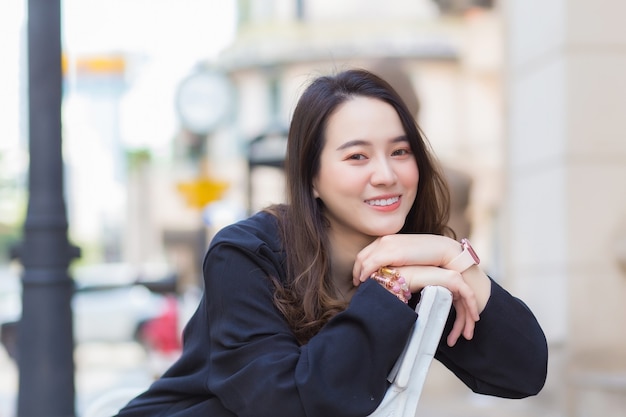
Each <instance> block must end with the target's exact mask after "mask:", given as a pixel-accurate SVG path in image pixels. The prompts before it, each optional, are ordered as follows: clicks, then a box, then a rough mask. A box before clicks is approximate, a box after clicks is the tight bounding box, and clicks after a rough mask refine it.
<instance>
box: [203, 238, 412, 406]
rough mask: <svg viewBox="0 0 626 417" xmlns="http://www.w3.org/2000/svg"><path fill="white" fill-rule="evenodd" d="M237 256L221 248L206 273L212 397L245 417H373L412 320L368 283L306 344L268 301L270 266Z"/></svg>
mask: <svg viewBox="0 0 626 417" xmlns="http://www.w3.org/2000/svg"><path fill="white" fill-rule="evenodd" d="M262 249H263V248H262ZM240 251H241V249H240V248H235V247H229V246H219V247H216V248H214V249H213V250H212V252H211V254H210V257H209V260H210V261H209V262H207V263H206V265H205V277H207V290H206V293H207V300H206V309H207V318H208V328H209V329H210V340H211V342H210V351H209V353H208V360H209V366H208V370H209V372H210V375H209V378H208V387H209V389H210V390H211V391H212V392H214V393H215V394H216V395H217V396H218V397H219V398H220V400H221V401H222V403H223V404H224V406H225V407H226V408H228V409H230V410H232V411H233V412H234V413H235V414H236V415H238V416H241V417H245V416H251V417H252V416H255V417H259V416H276V417H280V416H285V417H297V416H305V415H306V416H320V417H322V416H330V415H332V416H363V415H367V414H368V413H369V412H371V411H372V410H373V409H374V408H375V407H376V406H377V405H378V403H379V402H380V401H381V400H382V397H383V395H384V393H385V390H386V387H387V384H386V376H387V373H388V372H389V370H390V369H391V367H392V365H393V362H394V360H395V358H396V357H397V356H398V355H399V354H400V352H401V350H402V348H403V346H404V343H405V341H406V337H407V335H408V332H409V330H410V328H411V326H412V325H413V323H414V321H415V318H416V315H415V313H414V312H413V311H412V310H411V309H409V308H407V306H405V305H403V304H402V303H399V302H398V300H397V299H395V297H394V296H393V295H391V294H389V293H388V292H387V291H385V290H384V289H383V288H382V287H380V286H379V285H378V284H376V283H375V282H370V283H367V282H366V283H365V284H364V285H363V286H362V287H361V288H359V290H358V291H357V293H356V294H355V295H354V297H353V300H352V302H351V304H350V306H349V307H348V308H347V310H346V311H344V312H342V313H340V314H338V315H337V316H335V317H334V318H333V319H332V320H331V321H330V322H329V323H328V324H327V325H326V326H325V327H324V328H323V329H322V330H321V331H320V332H319V333H318V334H317V335H315V336H314V337H313V338H312V339H311V340H310V341H309V343H307V344H306V345H304V346H299V345H298V343H297V341H296V340H295V338H294V336H293V333H292V332H291V330H290V329H289V327H288V326H287V324H286V322H285V320H284V318H283V317H282V316H281V314H280V313H279V312H278V310H276V309H275V307H274V306H273V304H272V302H271V300H272V293H271V287H270V286H269V281H268V279H267V277H266V276H267V274H271V273H276V271H271V270H268V269H270V268H271V267H270V266H269V265H263V264H259V259H261V260H264V259H265V260H266V259H273V258H272V257H271V256H263V255H261V256H258V255H259V254H258V253H255V254H249V255H248V256H245V255H243V254H242V253H240ZM235 277H236V278H235Z"/></svg>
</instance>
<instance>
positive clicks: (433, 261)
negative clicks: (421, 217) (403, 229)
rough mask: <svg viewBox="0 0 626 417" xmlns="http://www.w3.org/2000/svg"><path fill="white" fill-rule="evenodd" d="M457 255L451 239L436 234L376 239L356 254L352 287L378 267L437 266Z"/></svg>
mask: <svg viewBox="0 0 626 417" xmlns="http://www.w3.org/2000/svg"><path fill="white" fill-rule="evenodd" d="M459 253H461V245H460V244H459V243H458V242H456V241H455V240H453V239H451V238H448V237H445V236H439V235H428V234H396V235H388V236H382V237H379V238H377V239H376V240H375V241H373V242H372V243H370V244H369V245H367V246H366V247H365V248H363V249H362V250H361V251H360V252H359V253H358V255H357V257H356V260H355V262H354V267H353V270H352V277H353V283H354V285H355V286H357V285H359V283H361V282H363V281H365V280H366V279H367V278H368V277H369V276H370V275H371V274H372V273H373V272H375V271H377V270H378V268H380V267H381V266H388V265H393V266H395V267H398V266H405V265H425V266H426V265H429V266H441V265H445V264H447V263H448V262H450V261H451V260H452V259H453V258H454V257H455V256H457V255H458V254H459Z"/></svg>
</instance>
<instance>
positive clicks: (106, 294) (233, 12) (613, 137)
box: [0, 0, 626, 417]
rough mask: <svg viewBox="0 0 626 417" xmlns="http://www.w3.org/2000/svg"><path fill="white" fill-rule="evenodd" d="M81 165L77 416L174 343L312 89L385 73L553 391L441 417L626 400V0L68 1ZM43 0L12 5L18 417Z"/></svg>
mask: <svg viewBox="0 0 626 417" xmlns="http://www.w3.org/2000/svg"><path fill="white" fill-rule="evenodd" d="M61 10H62V26H61V28H62V45H63V49H62V51H63V53H62V65H63V107H62V133H63V148H62V152H63V169H64V171H65V176H64V185H65V187H64V195H65V201H66V205H67V218H68V224H69V228H68V235H69V239H70V241H71V242H72V243H73V244H74V245H76V246H78V247H80V249H81V256H80V257H79V258H77V259H75V260H74V261H73V262H72V264H71V267H70V271H69V273H70V276H71V277H72V279H73V280H74V282H75V283H76V292H75V294H74V296H73V299H72V311H73V320H74V322H73V325H74V338H75V342H76V347H75V350H74V360H75V364H76V374H75V375H76V377H75V378H76V412H77V415H80V416H86V417H89V416H92V417H93V416H100V415H107V413H109V414H108V415H110V414H111V413H112V410H113V408H114V407H116V406H119V404H121V403H124V402H125V401H126V400H127V399H128V398H130V397H131V396H133V395H134V394H135V393H137V392H139V391H141V390H143V389H145V388H146V387H147V385H148V384H149V383H150V382H151V381H152V380H153V379H154V378H155V377H156V376H158V375H159V374H160V373H161V372H163V370H164V369H165V368H166V367H167V365H168V364H170V363H171V361H173V360H174V359H175V358H176V357H177V355H178V354H179V352H180V336H179V335H180V331H181V329H182V327H183V326H184V323H185V322H186V320H187V318H188V317H189V316H190V314H192V312H193V311H194V309H195V307H196V305H197V302H198V299H199V296H200V294H201V291H202V277H201V262H202V257H203V255H204V251H205V249H206V247H207V245H208V243H209V242H210V240H211V237H212V236H213V234H214V233H215V232H216V231H217V230H219V229H220V228H221V227H223V226H224V225H227V224H229V223H232V222H234V221H236V220H238V219H241V218H243V217H245V216H247V215H248V214H250V213H252V212H254V211H256V210H258V209H260V208H261V207H263V206H265V205H267V204H269V203H272V202H280V201H282V198H283V176H282V175H283V174H282V170H281V166H282V160H283V156H284V150H285V140H286V131H287V128H288V123H289V119H290V114H291V111H292V109H293V107H294V105H295V103H296V100H297V98H298V95H299V93H300V92H301V91H302V90H303V88H304V87H305V86H306V84H307V82H308V81H309V80H311V79H312V78H313V77H315V76H317V75H320V74H327V73H332V72H336V71H339V70H342V69H345V68H349V67H364V68H368V69H371V70H373V71H375V72H377V73H379V74H380V75H382V76H383V77H384V78H386V79H388V81H390V82H391V83H392V85H394V86H395V87H396V88H397V90H398V91H399V92H400V94H401V95H403V97H404V98H405V100H406V101H407V103H408V104H409V106H410V108H411V109H412V110H413V111H414V114H415V117H416V119H417V120H418V122H419V124H420V126H421V128H422V130H423V131H424V132H425V135H426V136H427V138H428V139H429V140H430V143H431V145H432V147H433V149H434V150H435V152H436V154H437V155H438V156H439V158H440V160H441V162H442V164H443V165H444V167H445V172H446V175H447V177H448V180H449V182H450V185H451V190H452V200H453V201H452V202H453V216H452V219H451V226H452V227H453V228H454V229H455V231H456V233H457V235H458V236H459V237H463V236H469V237H470V238H471V240H472V242H473V244H474V246H475V247H476V248H477V250H478V251H479V253H480V254H481V258H482V260H483V264H484V266H485V269H486V270H487V271H488V272H489V273H490V275H491V276H492V277H493V278H494V279H496V280H497V281H498V282H500V283H501V284H502V285H504V286H505V287H506V288H507V289H509V290H510V291H511V292H512V293H513V294H514V295H517V296H519V297H521V298H522V299H523V300H524V301H525V302H527V304H528V305H529V306H530V307H531V309H532V310H533V311H534V312H535V313H536V315H537V317H538V319H539V321H540V322H541V324H542V326H543V327H544V330H545V332H546V335H547V337H548V342H549V345H550V353H551V356H550V370H549V375H548V381H547V384H546V387H545V389H544V390H543V391H542V392H541V393H540V395H538V396H537V397H533V398H530V399H525V400H521V401H513V400H502V399H495V398H489V397H484V396H478V395H475V394H472V393H469V392H467V389H466V388H465V387H463V386H461V384H460V382H458V381H457V380H456V379H455V378H454V377H453V376H452V375H451V374H450V373H449V372H448V371H446V370H445V369H443V367H441V366H440V365H439V364H438V363H435V364H433V367H432V368H431V373H430V374H429V379H428V381H427V386H426V388H425V393H424V395H423V396H422V400H421V403H420V407H421V411H420V412H421V413H422V414H423V415H429V416H432V417H436V416H502V415H507V416H524V417H530V416H568V417H569V416H577V417H579V416H580V417H583V416H603V417H614V416H626V411H625V410H626V303H624V302H623V299H624V298H625V297H626V140H625V138H624V134H623V127H622V123H621V122H622V121H623V118H624V115H626V79H625V77H624V74H626V48H625V47H626V32H624V30H623V24H622V18H621V16H624V14H625V13H626V3H624V2H622V1H621V0H602V1H591V0H576V1H566V0H560V1H558V0H556V1H550V2H540V1H528V0H526V1H524V0H500V1H498V0H494V1H488V0H387V1H385V2H381V1H376V0H359V1H356V0H344V1H341V2H338V1H331V0H315V1H312V0H220V1H217V0H149V1H148V0H108V1H106V2H105V1H101V0H65V1H62V2H61ZM27 22H28V16H27V0H11V1H8V2H2V4H0V34H1V36H0V55H1V56H2V65H0V110H1V111H0V324H1V325H2V342H3V343H2V348H1V349H0V375H1V377H0V416H12V415H14V413H15V409H16V406H15V398H16V392H17V387H18V369H17V366H16V363H15V358H16V356H17V355H19V352H18V351H17V345H16V343H15V336H16V333H15V325H16V323H17V322H18V321H19V319H20V315H21V296H20V292H21V284H20V274H21V269H20V262H19V259H15V257H13V256H12V253H13V251H12V248H13V247H14V246H15V245H16V244H17V243H19V242H20V240H21V239H22V232H23V228H24V221H25V218H26V207H27V203H28V194H29V193H28V180H27V178H28V169H29V166H28V164H29V162H28V161H29V147H28V103H27V101H28V98H27V94H26V92H27V88H28V86H27V77H26V74H27V71H26V68H27V59H26V56H27V54H26V45H27V44H26V25H27Z"/></svg>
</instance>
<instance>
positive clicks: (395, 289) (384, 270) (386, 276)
mask: <svg viewBox="0 0 626 417" xmlns="http://www.w3.org/2000/svg"><path fill="white" fill-rule="evenodd" d="M370 278H372V279H374V280H375V281H376V282H378V283H379V284H380V285H382V286H383V287H385V288H386V289H387V290H388V291H389V292H391V293H392V294H393V295H395V296H396V297H398V298H399V299H400V300H401V301H402V302H403V303H408V302H409V300H410V299H411V291H409V286H408V285H407V283H406V280H405V279H404V277H403V276H401V275H400V273H399V272H398V271H396V270H395V269H392V268H389V267H386V266H382V267H380V268H379V269H378V271H376V272H374V273H373V274H372V275H370Z"/></svg>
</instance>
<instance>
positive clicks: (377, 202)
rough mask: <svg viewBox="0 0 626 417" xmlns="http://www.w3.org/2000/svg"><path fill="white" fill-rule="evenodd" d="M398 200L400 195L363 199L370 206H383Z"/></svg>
mask: <svg viewBox="0 0 626 417" xmlns="http://www.w3.org/2000/svg"><path fill="white" fill-rule="evenodd" d="M398 200H400V197H392V198H382V199H379V200H365V202H366V203H367V204H369V205H370V206H379V207H385V206H390V205H392V204H395V203H397V202H398Z"/></svg>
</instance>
